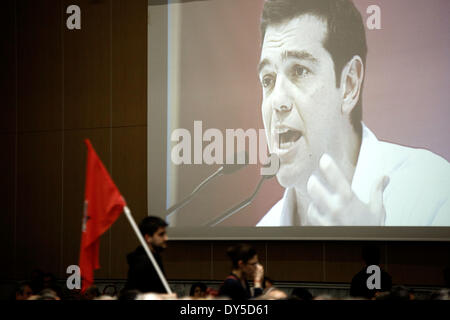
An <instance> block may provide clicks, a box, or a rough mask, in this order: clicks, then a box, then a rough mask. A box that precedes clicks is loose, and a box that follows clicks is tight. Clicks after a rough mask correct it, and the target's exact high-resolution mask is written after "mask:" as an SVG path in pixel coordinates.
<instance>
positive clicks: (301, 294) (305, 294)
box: [290, 288, 313, 301]
mask: <svg viewBox="0 0 450 320" xmlns="http://www.w3.org/2000/svg"><path fill="white" fill-rule="evenodd" d="M312 299H313V296H312V294H311V292H309V291H308V290H307V289H305V288H295V289H294V290H292V293H291V296H290V300H305V301H309V300H312Z"/></svg>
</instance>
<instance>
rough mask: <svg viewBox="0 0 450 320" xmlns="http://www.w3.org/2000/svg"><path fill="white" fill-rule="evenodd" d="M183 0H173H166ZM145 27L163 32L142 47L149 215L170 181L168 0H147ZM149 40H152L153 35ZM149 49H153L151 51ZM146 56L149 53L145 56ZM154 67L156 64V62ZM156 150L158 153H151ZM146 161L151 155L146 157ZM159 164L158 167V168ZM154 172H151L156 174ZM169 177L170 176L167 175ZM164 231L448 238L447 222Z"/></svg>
mask: <svg viewBox="0 0 450 320" xmlns="http://www.w3.org/2000/svg"><path fill="white" fill-rule="evenodd" d="M179 2H188V1H172V2H171V3H179ZM156 6H159V9H158V10H160V11H159V12H163V13H164V14H165V16H164V14H163V15H162V16H161V17H158V18H157V19H155V16H154V14H153V17H151V10H152V8H153V9H154V8H156ZM148 19H149V20H148V30H149V33H150V26H151V25H152V27H153V28H154V27H155V25H156V28H157V30H158V32H159V33H160V34H166V35H167V37H166V38H165V39H164V38H163V37H161V38H160V39H158V40H157V41H160V45H159V46H158V45H157V46H155V44H154V43H152V41H150V38H149V34H148V35H147V36H148V38H149V41H148V47H147V50H148V51H147V57H148V69H147V70H148V74H147V79H148V83H147V85H148V105H147V110H148V115H147V117H148V125H147V126H148V128H147V138H148V150H147V153H148V159H147V166H148V167H147V182H148V196H147V199H148V215H157V216H160V217H161V218H163V219H164V218H165V209H166V208H167V207H169V205H168V204H169V203H170V199H167V195H168V194H170V192H171V191H170V190H168V189H167V188H168V187H167V186H168V185H169V183H168V181H167V180H166V179H167V178H166V177H165V174H163V173H166V174H169V172H170V168H167V163H165V162H164V160H163V158H164V157H165V156H168V150H167V149H166V148H165V147H166V146H167V141H168V132H169V130H168V128H169V129H170V127H171V124H170V123H169V121H168V116H167V115H168V113H169V112H170V111H169V110H167V106H168V104H169V101H168V100H169V97H168V96H167V87H168V85H169V83H170V81H171V80H170V75H169V74H168V72H167V66H168V64H169V63H170V62H169V59H170V57H169V56H168V50H169V48H170V45H171V44H170V39H169V32H170V31H169V28H168V22H169V19H170V17H169V10H168V6H167V1H150V0H149V6H148ZM153 40H155V39H154V38H153ZM154 50H158V51H157V52H156V55H153V54H151V53H150V52H152V53H154ZM150 56H151V57H150ZM155 66H159V67H161V66H162V68H164V67H165V68H166V70H165V71H166V72H165V75H164V76H163V77H161V79H155V77H152V76H151V72H150V70H152V68H154V67H155ZM159 67H158V68H159ZM155 135H156V136H157V135H160V136H161V137H163V139H162V141H161V142H158V143H153V144H152V142H154V141H155V138H154V137H155ZM155 154H159V156H158V157H155ZM151 161H153V162H152V163H151ZM161 167H162V168H163V170H162V171H163V172H161ZM155 177H156V178H155ZM169 178H170V177H169ZM168 234H169V236H170V239H171V240H188V241H196V240H208V241H211V240H213V241H214V240H218V241H221V240H264V241H269V240H270V241H272V240H305V241H306V240H308V241H311V240H313V241H323V240H333V241H353V240H357V241H408V242H413V241H430V242H448V241H450V227H433V226H431V227H413V226H411V227H409V226H408V227H405V226H402V227H398V226H393V227H368V226H342V227H335V226H326V227H309V226H308V227H306V226H305V227H303V226H299V227H170V226H169V227H168Z"/></svg>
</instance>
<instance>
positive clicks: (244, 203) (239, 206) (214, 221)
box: [203, 154, 279, 227]
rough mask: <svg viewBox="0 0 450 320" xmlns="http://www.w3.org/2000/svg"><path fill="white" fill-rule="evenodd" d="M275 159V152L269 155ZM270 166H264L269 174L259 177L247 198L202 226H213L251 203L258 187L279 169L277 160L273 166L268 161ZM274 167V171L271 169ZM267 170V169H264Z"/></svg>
mask: <svg viewBox="0 0 450 320" xmlns="http://www.w3.org/2000/svg"><path fill="white" fill-rule="evenodd" d="M272 159H275V160H276V161H279V159H278V157H276V155H275V154H273V157H272V156H271V160H272ZM268 165H270V168H267V166H264V167H265V168H264V169H270V171H269V172H271V174H267V175H263V176H262V177H261V179H259V182H258V185H257V186H256V188H255V191H254V192H253V194H252V195H251V196H250V197H248V198H247V199H245V200H244V201H242V202H241V203H239V204H237V205H236V206H234V207H232V208H230V209H228V210H227V211H225V212H224V213H222V214H221V215H220V216H218V217H216V218H214V219H212V220H209V221H208V222H206V223H205V224H203V226H208V227H215V226H217V225H218V224H219V223H221V222H223V221H224V220H226V219H228V218H230V217H231V216H232V215H234V214H235V213H238V212H239V211H241V210H242V209H244V208H245V207H247V206H248V205H249V204H251V203H252V202H253V200H254V199H255V197H256V195H257V194H258V192H259V189H261V186H262V185H263V183H264V182H265V181H266V180H270V179H272V178H273V177H275V176H276V175H277V172H278V169H279V162H276V163H275V167H273V166H272V163H271V162H269V164H268ZM274 168H275V171H274V170H273V169H274ZM261 172H263V170H261ZM265 172H267V170H266V171H265Z"/></svg>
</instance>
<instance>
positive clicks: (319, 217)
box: [307, 203, 329, 226]
mask: <svg viewBox="0 0 450 320" xmlns="http://www.w3.org/2000/svg"><path fill="white" fill-rule="evenodd" d="M307 217H308V224H309V225H311V226H326V225H329V222H328V221H327V219H325V217H324V216H323V214H322V213H320V212H319V209H317V207H316V206H315V205H314V203H311V204H310V205H309V207H308V213H307Z"/></svg>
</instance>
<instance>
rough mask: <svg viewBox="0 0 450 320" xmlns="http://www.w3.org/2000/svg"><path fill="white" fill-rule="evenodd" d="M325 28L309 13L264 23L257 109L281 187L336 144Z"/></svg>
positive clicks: (334, 93)
mask: <svg viewBox="0 0 450 320" xmlns="http://www.w3.org/2000/svg"><path fill="white" fill-rule="evenodd" d="M326 34H327V25H326V22H324V21H322V20H320V19H319V18H317V17H315V16H312V15H302V16H299V17H298V18H295V19H292V20H290V21H287V22H285V23H283V24H276V25H269V26H268V27H267V29H266V33H265V37H264V42H263V45H262V51H261V60H260V65H259V79H260V82H261V85H262V88H263V102H262V115H263V121H264V127H265V130H266V136H267V141H268V145H269V149H270V152H272V153H276V154H277V155H278V157H279V158H280V169H279V171H278V174H277V178H278V181H279V182H280V184H281V185H282V186H283V187H285V188H287V187H292V186H295V185H300V184H305V183H306V181H307V179H308V178H309V176H310V175H311V173H312V172H313V170H314V169H315V168H316V167H317V165H318V162H319V159H320V157H321V155H322V154H323V153H324V152H327V153H330V154H333V150H336V149H337V148H339V145H338V141H337V135H336V134H335V133H336V132H337V130H339V123H340V121H343V120H342V115H341V112H340V110H341V94H340V90H339V88H336V80H335V72H334V63H333V59H332V57H331V55H330V54H329V53H328V51H327V50H326V49H325V48H324V47H323V41H324V39H325V37H326Z"/></svg>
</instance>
